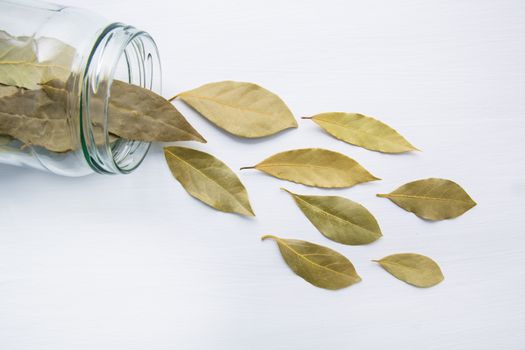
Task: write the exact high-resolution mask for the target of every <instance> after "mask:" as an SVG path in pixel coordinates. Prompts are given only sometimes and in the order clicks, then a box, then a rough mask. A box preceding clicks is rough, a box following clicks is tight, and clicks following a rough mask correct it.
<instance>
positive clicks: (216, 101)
mask: <svg viewBox="0 0 525 350" xmlns="http://www.w3.org/2000/svg"><path fill="white" fill-rule="evenodd" d="M179 97H180V98H181V99H183V100H184V97H190V98H191V97H193V98H197V99H201V100H207V101H211V102H214V103H217V104H219V105H221V106H225V107H229V108H233V109H238V110H240V111H245V112H251V113H255V114H261V115H264V116H271V117H278V116H279V114H273V113H264V112H261V111H256V110H254V109H250V108H244V107H238V106H234V105H232V104H229V103H226V102H222V101H219V100H216V99H214V98H211V97H207V96H202V95H195V94H189V93H182V94H180V95H179Z"/></svg>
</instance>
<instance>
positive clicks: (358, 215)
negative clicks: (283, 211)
mask: <svg viewBox="0 0 525 350" xmlns="http://www.w3.org/2000/svg"><path fill="white" fill-rule="evenodd" d="M283 190H284V191H286V192H288V193H289V194H290V195H291V196H292V198H293V199H294V201H295V203H296V204H297V206H298V207H299V209H301V211H302V212H303V213H304V215H306V217H307V218H308V220H310V222H311V223H312V224H313V225H314V226H315V227H316V228H317V229H318V230H319V231H320V232H321V233H322V234H323V235H325V236H326V237H327V238H329V239H331V240H333V241H336V242H339V243H343V244H350V245H361V244H368V243H371V242H374V241H375V240H377V239H378V238H379V237H381V229H380V228H379V225H378V224H377V221H376V219H375V218H374V216H373V215H372V214H371V213H370V212H369V211H368V210H367V209H366V208H365V207H363V206H362V205H361V204H359V203H356V202H354V201H351V200H349V199H346V198H343V197H338V196H306V195H300V194H295V193H293V192H290V191H288V190H286V189H283Z"/></svg>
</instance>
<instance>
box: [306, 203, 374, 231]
mask: <svg viewBox="0 0 525 350" xmlns="http://www.w3.org/2000/svg"><path fill="white" fill-rule="evenodd" d="M296 198H297V199H299V200H300V201H302V202H304V203H305V204H306V205H308V206H310V207H312V208H314V210H317V211H318V212H320V213H322V214H325V215H327V216H329V217H333V218H335V219H337V220H339V221H342V222H344V223H348V224H350V225H352V226H355V227H358V228H361V229H363V230H365V231H367V232H370V233H372V234H373V235H376V234H377V233H376V232H374V231H371V230H369V229H367V228H365V227H362V226H359V225H357V224H355V223H353V222H352V221H349V220H346V219H343V218H341V217H339V216H337V215H335V214H332V213H330V212H327V211H325V210H323V209H321V208H320V207H316V206H315V205H313V204H310V203H308V202H307V201H305V200H304V199H302V198H301V197H296Z"/></svg>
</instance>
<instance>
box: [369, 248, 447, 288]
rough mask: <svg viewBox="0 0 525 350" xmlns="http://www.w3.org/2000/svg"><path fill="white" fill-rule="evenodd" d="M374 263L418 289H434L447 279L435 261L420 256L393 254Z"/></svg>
mask: <svg viewBox="0 0 525 350" xmlns="http://www.w3.org/2000/svg"><path fill="white" fill-rule="evenodd" d="M373 261H375V262H377V263H379V265H381V266H382V267H383V268H384V269H385V270H387V271H388V272H389V273H390V274H392V275H393V276H394V277H396V278H398V279H400V280H401V281H403V282H406V283H408V284H411V285H413V286H416V287H421V288H428V287H432V286H435V285H436V284H438V283H440V282H441V281H443V279H444V278H445V276H443V273H442V272H441V269H440V268H439V265H438V264H437V263H436V262H435V261H434V260H432V259H430V258H429V257H426V256H424V255H420V254H414V253H402V254H393V255H389V256H387V257H384V258H383V259H381V260H373Z"/></svg>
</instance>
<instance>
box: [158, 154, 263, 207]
mask: <svg viewBox="0 0 525 350" xmlns="http://www.w3.org/2000/svg"><path fill="white" fill-rule="evenodd" d="M164 155H165V156H166V162H167V163H168V166H169V168H170V170H171V172H172V174H173V176H175V178H176V179H177V180H178V181H179V182H180V184H181V185H182V187H184V189H185V190H186V191H187V192H188V193H189V194H190V195H192V196H193V197H195V198H197V199H199V200H200V201H202V202H204V203H206V204H208V205H209V206H211V207H213V208H215V209H217V210H220V211H224V212H229V213H238V214H241V215H245V216H255V214H254V212H253V210H252V207H251V206H250V201H249V199H248V193H247V191H246V188H245V187H244V186H243V184H242V183H241V181H240V180H239V178H238V177H237V175H235V173H234V172H233V171H232V170H231V169H230V168H229V167H228V166H227V165H226V164H224V163H223V162H221V161H220V160H218V159H217V158H215V157H214V156H212V155H211V154H208V153H205V152H201V151H197V150H195V149H191V148H185V147H175V146H171V147H165V148H164Z"/></svg>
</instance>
